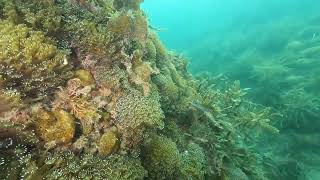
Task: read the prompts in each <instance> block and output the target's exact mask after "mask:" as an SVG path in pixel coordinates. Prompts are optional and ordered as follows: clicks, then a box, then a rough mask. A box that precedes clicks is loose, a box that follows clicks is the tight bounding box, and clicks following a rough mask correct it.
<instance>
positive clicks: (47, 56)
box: [0, 21, 67, 97]
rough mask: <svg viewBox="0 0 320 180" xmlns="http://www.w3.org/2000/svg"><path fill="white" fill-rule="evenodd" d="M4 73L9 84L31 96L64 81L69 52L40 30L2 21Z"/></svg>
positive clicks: (1, 64)
mask: <svg viewBox="0 0 320 180" xmlns="http://www.w3.org/2000/svg"><path fill="white" fill-rule="evenodd" d="M0 39H1V40H0V41H1V43H0V77H1V79H2V81H3V82H2V84H3V86H4V87H5V88H8V89H16V90H18V91H19V92H21V93H22V95H27V96H29V97H37V96H39V95H44V94H45V93H46V92H48V91H49V90H50V89H52V88H54V87H56V86H58V85H61V84H62V83H63V82H64V79H65V78H66V77H67V76H65V75H64V76H65V77H64V76H60V75H59V74H60V73H62V72H64V67H65V62H67V53H66V52H65V51H63V50H60V49H58V48H57V46H56V45H55V42H54V41H52V40H51V39H49V38H47V37H46V36H45V34H44V33H42V32H40V31H33V30H32V29H30V28H28V27H26V26H25V25H14V24H13V23H10V22H8V21H0Z"/></svg>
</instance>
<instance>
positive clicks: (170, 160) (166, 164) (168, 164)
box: [142, 135, 181, 179]
mask: <svg viewBox="0 0 320 180" xmlns="http://www.w3.org/2000/svg"><path fill="white" fill-rule="evenodd" d="M142 155H143V163H144V164H143V165H144V167H145V168H146V169H147V170H148V172H149V178H150V179H167V178H170V179H172V178H174V176H175V175H177V173H178V171H179V170H180V167H181V157H180V154H179V150H178V148H177V146H176V144H175V143H174V142H172V140H171V139H169V138H166V137H162V136H158V135H155V136H152V137H151V138H150V140H149V141H147V142H146V143H145V145H144V147H143V154H142Z"/></svg>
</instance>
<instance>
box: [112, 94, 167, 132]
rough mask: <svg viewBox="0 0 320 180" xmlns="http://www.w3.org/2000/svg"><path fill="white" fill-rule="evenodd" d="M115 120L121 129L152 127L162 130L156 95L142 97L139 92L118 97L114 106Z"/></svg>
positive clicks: (161, 113) (161, 114) (162, 125)
mask: <svg viewBox="0 0 320 180" xmlns="http://www.w3.org/2000/svg"><path fill="white" fill-rule="evenodd" d="M116 112H117V117H116V120H117V122H118V125H119V127H120V128H121V129H129V130H130V129H133V130H134V129H137V128H143V127H151V128H152V127H154V128H159V129H162V128H163V127H164V123H163V121H162V120H163V118H164V115H163V112H162V110H161V107H160V104H159V101H158V98H157V97H156V95H150V96H147V97H146V96H143V95H142V94H141V93H140V92H139V91H136V90H133V91H132V92H130V93H128V94H125V95H124V96H122V97H120V98H119V100H118V101H117V104H116Z"/></svg>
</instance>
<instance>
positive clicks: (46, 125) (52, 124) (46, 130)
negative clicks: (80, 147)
mask: <svg viewBox="0 0 320 180" xmlns="http://www.w3.org/2000/svg"><path fill="white" fill-rule="evenodd" d="M33 114H34V117H35V124H36V130H37V131H36V132H37V134H38V136H40V137H41V138H42V139H43V140H44V141H45V142H46V143H47V144H48V145H50V146H51V145H53V146H55V145H56V144H67V143H70V142H71V141H72V139H73V137H74V134H75V122H74V118H73V117H72V115H70V114H69V113H68V112H66V111H64V110H61V109H55V110H53V111H51V112H48V111H45V110H44V109H42V108H40V107H35V108H34V109H33Z"/></svg>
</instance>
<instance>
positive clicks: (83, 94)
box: [53, 79, 100, 134]
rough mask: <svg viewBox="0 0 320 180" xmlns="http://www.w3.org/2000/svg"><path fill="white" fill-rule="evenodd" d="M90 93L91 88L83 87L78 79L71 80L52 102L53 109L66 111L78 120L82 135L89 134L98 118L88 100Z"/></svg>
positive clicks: (95, 108) (94, 107)
mask: <svg viewBox="0 0 320 180" xmlns="http://www.w3.org/2000/svg"><path fill="white" fill-rule="evenodd" d="M90 92H91V87H90V86H85V87H83V86H82V85H81V80H80V79H71V80H69V81H68V87H67V88H66V89H62V90H61V91H59V92H58V93H57V95H56V98H55V101H54V102H53V108H54V109H56V108H63V109H65V110H68V111H70V112H71V113H72V114H73V115H74V116H75V117H76V118H77V119H79V120H80V122H81V126H82V131H83V133H84V134H89V133H90V132H91V131H92V128H93V124H94V122H96V121H98V119H99V118H100V115H99V114H98V109H97V107H96V106H95V105H94V103H93V101H91V100H90V98H89V95H90Z"/></svg>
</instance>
